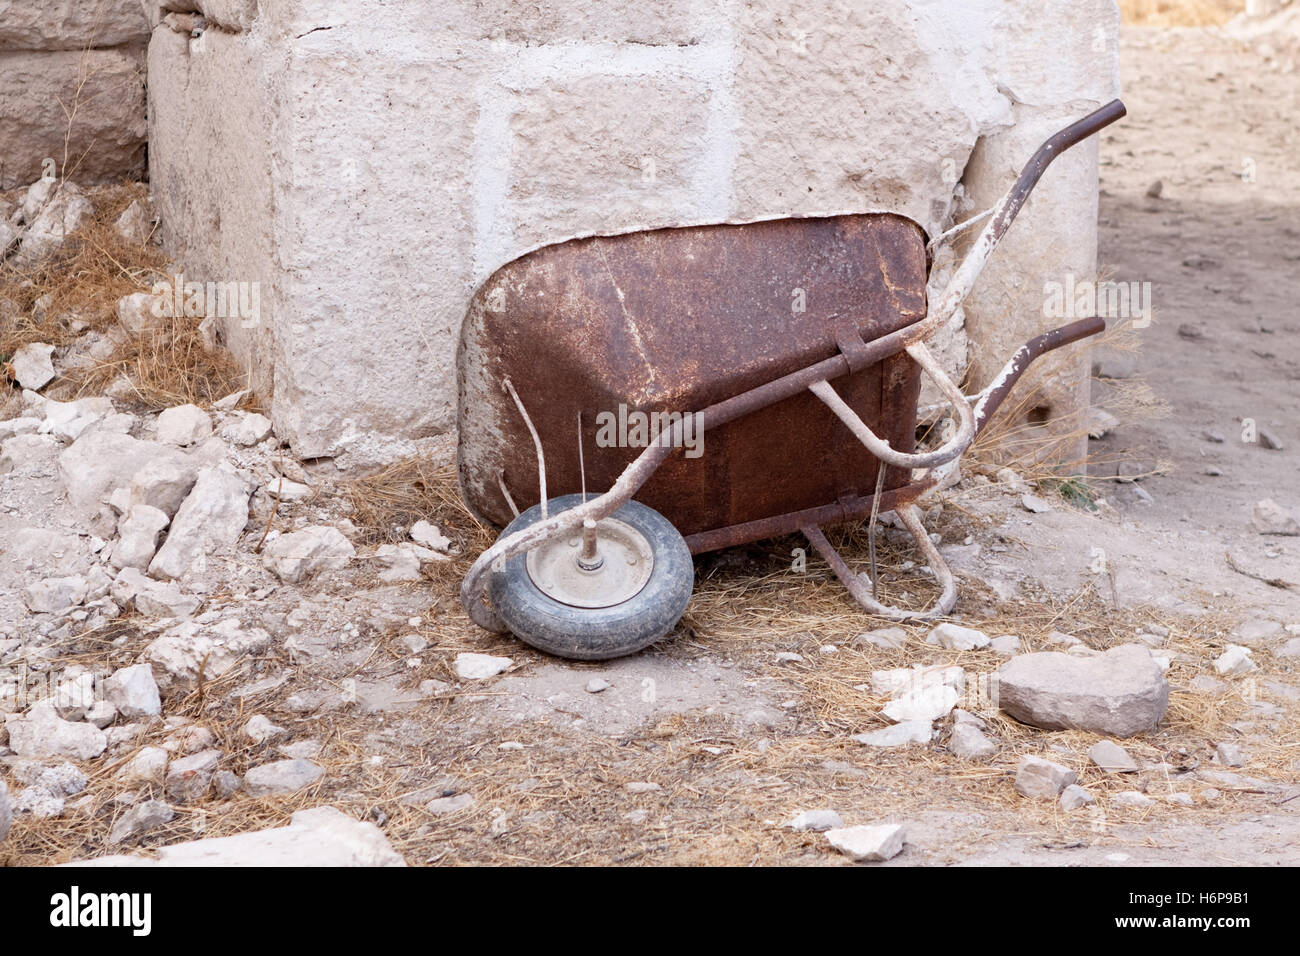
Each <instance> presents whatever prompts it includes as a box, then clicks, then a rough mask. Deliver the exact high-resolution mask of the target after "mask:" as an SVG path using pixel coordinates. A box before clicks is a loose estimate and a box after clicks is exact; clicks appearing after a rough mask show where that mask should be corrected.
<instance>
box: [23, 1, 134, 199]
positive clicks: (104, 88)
mask: <svg viewBox="0 0 1300 956" xmlns="http://www.w3.org/2000/svg"><path fill="white" fill-rule="evenodd" d="M148 41H149V22H148V19H147V18H146V16H145V12H144V9H143V8H142V6H141V3H140V0H40V2H32V0H0V189H12V188H14V187H16V186H25V185H27V184H29V183H31V182H34V181H35V180H37V179H39V178H41V176H43V175H46V174H53V175H59V176H66V177H68V178H70V179H74V180H76V181H77V182H79V183H83V184H85V183H99V182H109V181H113V180H118V179H123V178H130V179H140V178H143V176H144V173H145V153H146V148H145V143H146V136H147V133H148V124H147V122H146V118H145V92H144V88H145V82H144V49H145V44H146V43H148ZM48 160H52V161H53V166H51V165H50V163H49V162H47V161H48Z"/></svg>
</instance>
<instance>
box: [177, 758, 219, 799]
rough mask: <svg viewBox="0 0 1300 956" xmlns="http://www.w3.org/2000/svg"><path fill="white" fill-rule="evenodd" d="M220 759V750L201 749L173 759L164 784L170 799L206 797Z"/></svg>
mask: <svg viewBox="0 0 1300 956" xmlns="http://www.w3.org/2000/svg"><path fill="white" fill-rule="evenodd" d="M220 760H221V751H220V750H201V751H199V752H198V753H196V754H194V755H193V756H190V757H181V758H179V759H177V760H173V761H172V762H171V765H170V766H169V767H168V768H167V776H166V782H165V784H164V789H165V791H166V793H167V797H168V799H170V800H174V801H176V802H177V803H185V802H187V801H190V800H201V799H203V798H204V797H206V796H207V795H208V791H209V790H210V789H211V787H212V775H213V774H214V773H215V772H216V770H217V763H218V761H220Z"/></svg>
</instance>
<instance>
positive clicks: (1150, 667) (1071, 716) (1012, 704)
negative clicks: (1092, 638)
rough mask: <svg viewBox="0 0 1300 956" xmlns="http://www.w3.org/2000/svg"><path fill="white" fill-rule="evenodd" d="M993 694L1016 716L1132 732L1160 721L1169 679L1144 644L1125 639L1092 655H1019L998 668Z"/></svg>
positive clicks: (1050, 726)
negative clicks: (1103, 651) (1120, 644)
mask: <svg viewBox="0 0 1300 956" xmlns="http://www.w3.org/2000/svg"><path fill="white" fill-rule="evenodd" d="M996 677H997V680H996V690H995V691H994V690H993V689H992V688H991V693H992V692H995V693H996V697H995V699H996V700H997V702H998V706H999V707H1001V708H1002V710H1004V711H1006V712H1007V713H1008V714H1010V715H1011V716H1012V717H1014V718H1015V719H1016V720H1019V721H1021V722H1022V723H1026V724H1030V725H1032V726H1035V727H1042V728H1044V729H1046V730H1064V729H1067V728H1074V729H1078V730H1087V731H1091V732H1093V733H1097V734H1106V735H1108V736H1112V737H1131V736H1133V735H1134V734H1138V733H1142V732H1143V731H1147V730H1151V729H1153V728H1155V726H1156V725H1157V724H1159V722H1160V720H1161V719H1162V718H1163V717H1164V715H1165V710H1166V709H1167V708H1168V706H1169V682H1168V680H1166V679H1165V675H1164V672H1163V671H1162V670H1161V669H1160V665H1159V664H1157V663H1156V662H1155V661H1154V660H1152V659H1151V652H1150V650H1149V649H1148V648H1146V647H1143V646H1141V645H1137V644H1125V645H1122V646H1120V647H1115V648H1112V649H1111V650H1109V651H1106V652H1105V653H1104V654H1099V655H1097V656H1095V657H1073V656H1071V655H1068V654H1061V653H1058V652H1055V651H1051V652H1047V653H1037V654H1020V655H1017V656H1016V657H1013V658H1012V659H1011V660H1009V661H1007V663H1005V664H1003V665H1002V667H1001V668H999V670H998V672H997V675H996Z"/></svg>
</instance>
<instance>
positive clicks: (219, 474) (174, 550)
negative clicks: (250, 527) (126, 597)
mask: <svg viewBox="0 0 1300 956" xmlns="http://www.w3.org/2000/svg"><path fill="white" fill-rule="evenodd" d="M248 499H249V492H248V488H247V486H246V485H245V484H244V481H243V479H242V478H241V477H240V476H239V475H237V474H235V472H234V471H232V470H229V469H227V468H225V467H215V468H204V469H202V470H200V471H199V475H198V478H197V480H196V481H195V482H194V488H193V490H191V491H190V493H189V494H188V495H187V496H186V498H185V501H184V502H183V503H182V504H181V506H180V509H179V510H178V511H177V512H176V517H175V518H173V519H172V527H171V531H170V532H169V533H168V535H167V540H166V541H165V542H163V546H162V547H161V548H159V549H158V553H157V554H156V555H155V556H154V559H153V561H151V562H150V563H149V574H150V575H152V576H153V577H158V578H178V577H180V576H181V575H183V574H184V573H185V572H186V571H188V570H189V568H190V566H191V565H192V564H193V563H194V562H195V560H196V559H197V558H199V557H200V556H203V555H207V554H213V553H215V552H217V551H219V550H222V549H225V548H231V547H233V546H234V544H235V542H236V541H238V540H239V536H240V534H242V533H243V530H244V525H245V524H247V523H248Z"/></svg>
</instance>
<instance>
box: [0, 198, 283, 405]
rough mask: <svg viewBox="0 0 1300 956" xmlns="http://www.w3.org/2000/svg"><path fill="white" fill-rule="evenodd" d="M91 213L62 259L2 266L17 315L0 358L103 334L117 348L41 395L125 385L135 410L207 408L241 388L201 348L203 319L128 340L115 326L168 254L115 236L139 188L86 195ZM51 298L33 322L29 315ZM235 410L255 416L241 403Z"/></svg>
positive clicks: (221, 359) (0, 333) (2, 335)
mask: <svg viewBox="0 0 1300 956" xmlns="http://www.w3.org/2000/svg"><path fill="white" fill-rule="evenodd" d="M87 192H88V195H89V196H90V198H91V200H92V201H93V202H94V204H95V215H94V216H93V217H92V219H91V220H90V221H89V222H88V223H87V224H86V225H85V226H83V227H82V228H81V229H79V230H78V231H77V232H75V233H73V234H72V236H71V237H70V238H69V241H68V242H67V243H66V244H65V246H64V248H63V249H62V250H60V252H58V253H56V254H55V255H54V256H51V257H50V258H48V259H45V260H43V261H42V262H40V263H38V264H36V265H35V266H32V267H29V268H24V269H19V268H17V267H16V266H14V265H13V263H12V262H5V263H0V300H4V299H8V300H9V301H10V302H12V303H13V304H14V305H15V306H16V307H17V310H18V315H17V318H16V320H15V321H13V322H11V323H9V324H0V359H3V358H7V357H8V356H9V355H11V354H13V352H14V350H15V349H17V348H19V347H20V346H22V345H25V344H28V343H31V342H45V343H48V344H51V345H54V346H56V347H63V346H69V345H72V344H73V343H75V342H76V340H77V339H78V338H80V337H81V336H82V335H84V334H85V333H86V332H92V331H93V332H104V333H108V334H109V335H111V336H112V337H113V338H114V339H115V340H116V341H117V343H118V344H117V345H116V346H115V347H114V349H113V351H112V354H111V355H109V356H108V357H107V358H106V359H104V360H102V361H88V362H82V363H79V364H78V365H77V366H76V367H66V368H65V369H64V373H63V375H62V376H61V377H60V378H59V379H58V380H56V381H55V382H54V383H53V384H52V385H51V386H49V388H48V389H46V390H45V393H44V394H46V395H47V396H49V397H52V398H71V397H80V396H82V395H87V394H100V393H101V392H103V391H104V390H105V389H107V388H108V387H109V386H110V385H113V384H114V383H115V382H116V381H117V380H118V378H119V377H121V376H125V377H126V378H127V379H128V380H129V382H130V387H129V388H126V389H123V390H122V391H121V392H119V393H118V394H119V397H120V398H122V400H124V401H126V402H129V403H131V404H134V405H135V406H136V407H137V408H138V409H142V410H151V409H162V408H168V407H170V406H173V405H183V404H185V403H193V404H195V405H200V406H205V407H206V406H208V405H210V404H211V403H212V402H214V401H216V400H218V399H220V398H223V397H225V396H226V395H229V394H231V393H232V392H236V391H240V390H242V389H246V388H248V379H247V375H246V374H245V373H244V371H243V370H242V369H241V368H240V367H239V365H238V363H236V362H235V360H234V358H233V357H232V356H231V355H230V354H229V353H228V352H225V351H223V350H221V349H218V348H205V347H204V342H203V337H202V335H201V334H200V332H199V324H200V323H201V322H202V318H201V317H197V318H196V317H179V318H174V319H171V320H169V322H170V324H169V326H168V327H167V328H164V329H162V330H158V331H154V332H148V333H146V334H144V335H141V336H138V337H135V338H130V337H127V336H126V334H125V332H124V331H123V330H122V329H121V328H120V327H119V326H118V323H117V303H118V300H119V299H121V298H122V297H123V296H126V295H130V294H131V293H133V292H145V291H149V289H150V288H151V287H152V285H153V283H154V281H155V279H156V278H157V277H158V276H159V275H160V274H161V270H163V269H164V267H165V265H166V256H165V255H164V254H163V252H162V251H161V250H160V249H159V248H158V247H156V246H154V245H153V244H151V243H146V244H144V245H140V244H138V243H134V242H130V241H128V240H126V239H124V238H123V237H122V236H121V235H119V234H118V232H117V230H116V229H115V228H114V224H115V223H116V221H117V218H118V217H119V216H120V215H121V214H122V211H123V210H125V209H126V207H127V206H128V205H130V204H131V203H132V202H133V201H135V200H137V199H143V198H144V196H145V187H144V186H143V185H142V184H140V183H126V184H123V185H120V186H106V187H100V188H97V189H90V190H87ZM46 296H48V301H47V302H46V304H45V305H46V307H45V308H44V310H43V311H42V312H41V313H40V314H39V315H38V314H37V313H35V312H34V311H33V310H34V307H35V306H36V303H37V301H38V300H39V299H42V298H43V297H46ZM241 407H244V408H256V407H257V404H256V400H255V399H253V398H252V397H249V398H246V399H245V400H244V401H243V402H242V403H241Z"/></svg>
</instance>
